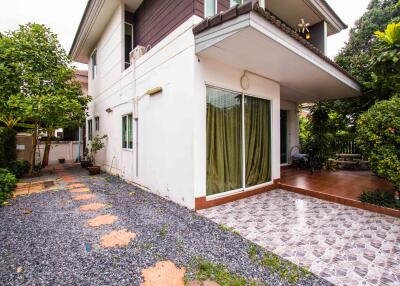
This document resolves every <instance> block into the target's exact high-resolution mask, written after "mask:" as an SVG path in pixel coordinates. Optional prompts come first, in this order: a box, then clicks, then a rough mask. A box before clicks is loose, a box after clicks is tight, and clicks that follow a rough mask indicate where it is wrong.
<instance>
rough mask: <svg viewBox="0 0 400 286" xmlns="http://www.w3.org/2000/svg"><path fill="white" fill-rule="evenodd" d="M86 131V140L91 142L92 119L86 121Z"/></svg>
mask: <svg viewBox="0 0 400 286" xmlns="http://www.w3.org/2000/svg"><path fill="white" fill-rule="evenodd" d="M87 129H88V140H89V141H90V140H92V139H93V123H92V119H89V120H88V121H87Z"/></svg>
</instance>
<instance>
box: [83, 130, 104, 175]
mask: <svg viewBox="0 0 400 286" xmlns="http://www.w3.org/2000/svg"><path fill="white" fill-rule="evenodd" d="M105 138H107V135H103V136H100V135H96V136H95V137H94V138H93V140H92V142H91V143H90V153H89V160H90V162H91V163H92V164H93V166H90V167H88V168H87V169H88V170H89V174H90V175H97V174H100V166H97V165H96V162H95V160H96V153H97V152H98V151H100V150H101V149H103V148H104V142H103V141H102V140H103V139H105Z"/></svg>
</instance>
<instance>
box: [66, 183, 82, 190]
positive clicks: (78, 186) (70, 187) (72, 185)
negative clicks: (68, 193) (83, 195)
mask: <svg viewBox="0 0 400 286" xmlns="http://www.w3.org/2000/svg"><path fill="white" fill-rule="evenodd" d="M84 187H86V185H85V184H81V183H75V184H70V185H68V186H67V188H69V189H76V188H84Z"/></svg>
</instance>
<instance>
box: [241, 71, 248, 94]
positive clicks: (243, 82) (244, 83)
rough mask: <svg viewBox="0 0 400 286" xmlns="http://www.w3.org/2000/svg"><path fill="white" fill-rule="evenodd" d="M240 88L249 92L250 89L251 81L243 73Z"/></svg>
mask: <svg viewBox="0 0 400 286" xmlns="http://www.w3.org/2000/svg"><path fill="white" fill-rule="evenodd" d="M240 86H241V87H242V88H243V90H248V89H249V87H250V80H249V78H248V77H247V76H246V73H243V75H242V77H241V78H240Z"/></svg>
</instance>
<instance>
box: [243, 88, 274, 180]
mask: <svg viewBox="0 0 400 286" xmlns="http://www.w3.org/2000/svg"><path fill="white" fill-rule="evenodd" d="M244 110H245V147H246V156H245V158H246V187H250V186H255V185H259V184H262V183H266V182H269V181H270V180H271V111H270V101H268V100H265V99H260V98H255V97H249V96H246V97H245V104H244Z"/></svg>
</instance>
